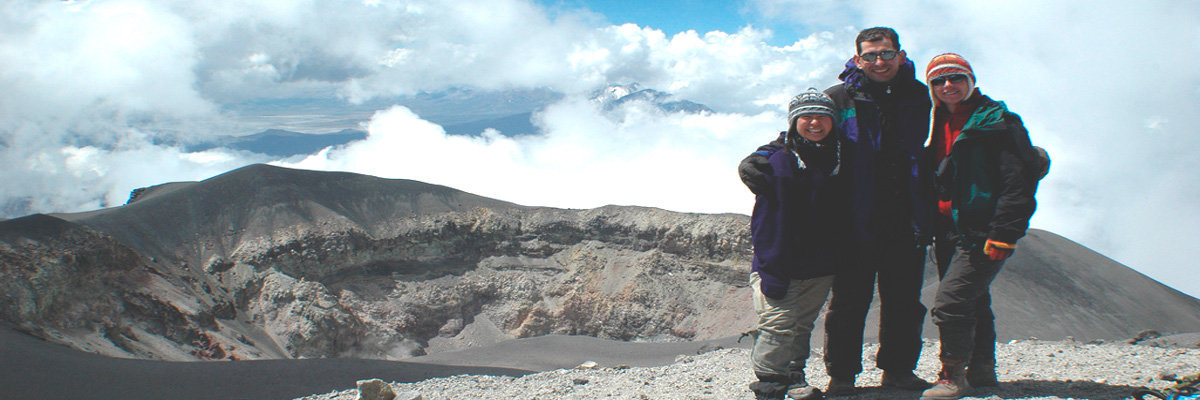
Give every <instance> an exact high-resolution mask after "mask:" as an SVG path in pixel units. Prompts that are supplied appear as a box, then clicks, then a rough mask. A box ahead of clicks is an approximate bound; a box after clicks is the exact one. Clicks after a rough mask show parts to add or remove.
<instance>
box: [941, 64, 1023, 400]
mask: <svg viewBox="0 0 1200 400" xmlns="http://www.w3.org/2000/svg"><path fill="white" fill-rule="evenodd" d="M925 75H926V79H927V80H928V82H929V96H930V98H931V99H932V100H933V102H934V108H933V125H932V129H931V132H930V134H931V135H932V137H931V140H930V150H931V152H932V153H933V155H934V157H935V159H936V161H937V162H938V168H937V177H936V184H937V188H938V193H939V194H940V198H939V200H938V203H937V204H938V207H937V208H938V214H939V215H938V224H937V225H938V229H937V231H938V232H937V237H936V239H935V242H934V252H935V253H936V254H937V258H938V276H939V278H940V281H939V283H938V290H937V295H936V296H935V297H934V306H933V312H932V314H933V322H934V324H936V325H937V327H938V334H939V336H940V338H941V352H940V354H939V358H940V360H941V362H942V370H941V372H940V373H939V374H938V382H937V385H936V386H934V387H932V388H930V389H929V390H926V391H925V392H924V393H923V394H922V396H921V399H922V400H953V399H958V398H961V397H962V396H963V395H965V394H966V392H967V391H968V390H969V389H970V387H972V386H996V385H998V382H997V379H996V326H995V322H994V315H993V314H992V308H991V295H990V294H989V287H990V286H991V283H992V280H993V279H995V278H996V275H997V274H998V273H999V272H1000V268H1001V267H1002V266H1003V265H1004V260H1005V259H1007V258H1008V257H1009V256H1011V255H1012V253H1013V251H1014V250H1015V249H1016V247H1017V239H1020V238H1021V237H1022V236H1025V231H1026V229H1028V228H1029V218H1030V217H1032V216H1033V212H1034V210H1035V209H1036V207H1037V203H1036V201H1035V200H1034V188H1035V187H1036V185H1037V183H1036V182H1037V179H1038V178H1039V177H1040V175H1041V171H1035V168H1031V164H1030V162H1029V161H1030V160H1033V159H1034V158H1035V157H1036V156H1035V155H1034V151H1035V150H1034V149H1033V146H1032V144H1031V143H1030V141H1029V133H1028V132H1027V131H1026V130H1025V126H1024V124H1023V123H1022V122H1021V118H1020V117H1019V116H1017V115H1016V114H1013V113H1012V112H1010V111H1008V108H1007V107H1006V106H1005V105H1004V103H1002V102H997V101H994V100H992V99H991V98H989V97H987V96H985V95H983V94H982V93H980V92H979V89H977V88H975V72H974V70H973V69H972V68H971V64H970V63H967V60H966V59H963V58H962V56H959V55H958V54H954V53H946V54H941V55H939V56H937V57H934V58H933V60H931V61H930V62H929V66H928V67H926V72H925Z"/></svg>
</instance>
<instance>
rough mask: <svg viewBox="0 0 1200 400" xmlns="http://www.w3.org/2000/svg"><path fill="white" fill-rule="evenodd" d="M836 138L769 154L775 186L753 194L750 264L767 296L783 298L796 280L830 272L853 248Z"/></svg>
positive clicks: (769, 178)
mask: <svg viewBox="0 0 1200 400" xmlns="http://www.w3.org/2000/svg"><path fill="white" fill-rule="evenodd" d="M840 149H841V145H840V143H839V141H838V140H830V144H829V145H827V147H826V148H824V149H822V150H817V149H815V148H813V147H811V146H804V145H800V146H797V151H795V152H793V151H792V150H790V149H789V148H781V149H779V151H776V152H774V153H773V154H771V156H770V157H769V160H770V162H771V169H772V173H771V174H770V175H769V176H767V179H768V181H769V182H770V183H771V190H770V191H767V192H766V193H764V194H762V195H759V196H758V197H756V198H755V202H754V214H753V215H752V216H751V218H750V234H751V240H752V242H753V244H754V260H753V261H752V262H751V268H752V270H753V271H754V272H758V275H759V278H760V279H761V282H762V283H761V289H762V292H763V293H764V294H766V295H767V297H772V298H782V297H784V295H785V294H786V293H787V288H788V283H789V281H790V280H793V279H810V278H816V277H820V276H826V275H832V274H833V273H834V272H836V271H837V270H838V266H839V265H840V262H841V260H843V259H845V256H846V252H847V249H848V248H849V246H848V244H849V240H848V236H849V229H847V228H848V224H847V223H846V221H847V218H848V217H847V211H846V210H847V209H846V203H847V202H846V185H845V181H844V179H843V178H842V176H841V174H840V173H839V170H840V168H839V167H840V164H841V161H840V154H839V153H840Z"/></svg>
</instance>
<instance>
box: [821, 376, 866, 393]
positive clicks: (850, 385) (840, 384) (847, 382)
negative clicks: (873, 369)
mask: <svg viewBox="0 0 1200 400" xmlns="http://www.w3.org/2000/svg"><path fill="white" fill-rule="evenodd" d="M856 392H858V388H855V387H854V378H853V377H850V378H838V377H829V387H826V388H825V395H826V396H848V395H852V394H854V393H856Z"/></svg>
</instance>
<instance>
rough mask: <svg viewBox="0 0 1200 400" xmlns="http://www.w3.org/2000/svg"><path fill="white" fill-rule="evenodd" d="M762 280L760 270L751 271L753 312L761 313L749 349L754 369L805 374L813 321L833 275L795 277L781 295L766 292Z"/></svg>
mask: <svg viewBox="0 0 1200 400" xmlns="http://www.w3.org/2000/svg"><path fill="white" fill-rule="evenodd" d="M759 283H760V278H759V277H758V273H757V272H752V273H750V287H751V288H752V289H753V290H754V299H753V302H754V312H755V313H756V314H758V325H757V327H756V328H757V329H756V330H755V331H756V333H757V334H756V335H755V338H754V349H753V350H751V352H750V362H751V365H752V366H753V368H754V373H755V374H756V375H758V376H760V377H761V376H770V375H779V376H789V375H795V373H800V374H803V371H804V363H805V361H806V360H808V356H809V350H810V347H809V346H810V343H809V342H810V341H811V338H812V329H813V322H814V321H816V320H817V315H818V314H819V313H820V312H821V307H824V306H825V299H826V298H827V297H829V288H830V287H832V286H833V276H823V277H819V278H813V279H804V280H793V281H791V282H789V283H788V290H787V294H786V295H784V297H783V298H782V299H772V298H770V297H767V296H766V295H764V294H763V293H762V288H761V286H760V284H759ZM789 365H791V366H790V368H789ZM802 376H803V375H801V377H802Z"/></svg>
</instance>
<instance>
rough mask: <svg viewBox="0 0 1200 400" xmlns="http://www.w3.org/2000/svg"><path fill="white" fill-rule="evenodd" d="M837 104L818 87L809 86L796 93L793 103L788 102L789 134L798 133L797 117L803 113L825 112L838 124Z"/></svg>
mask: <svg viewBox="0 0 1200 400" xmlns="http://www.w3.org/2000/svg"><path fill="white" fill-rule="evenodd" d="M835 108H837V105H835V104H834V103H833V99H831V98H829V96H828V95H826V94H825V93H822V92H821V91H819V90H817V88H808V90H806V91H804V93H800V94H798V95H796V97H793V98H792V101H791V103H788V134H796V133H797V132H796V119H797V118H800V116H801V115H807V114H824V115H828V116H829V118H831V119H833V122H834V124H837V113H835V112H834V109H835Z"/></svg>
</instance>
